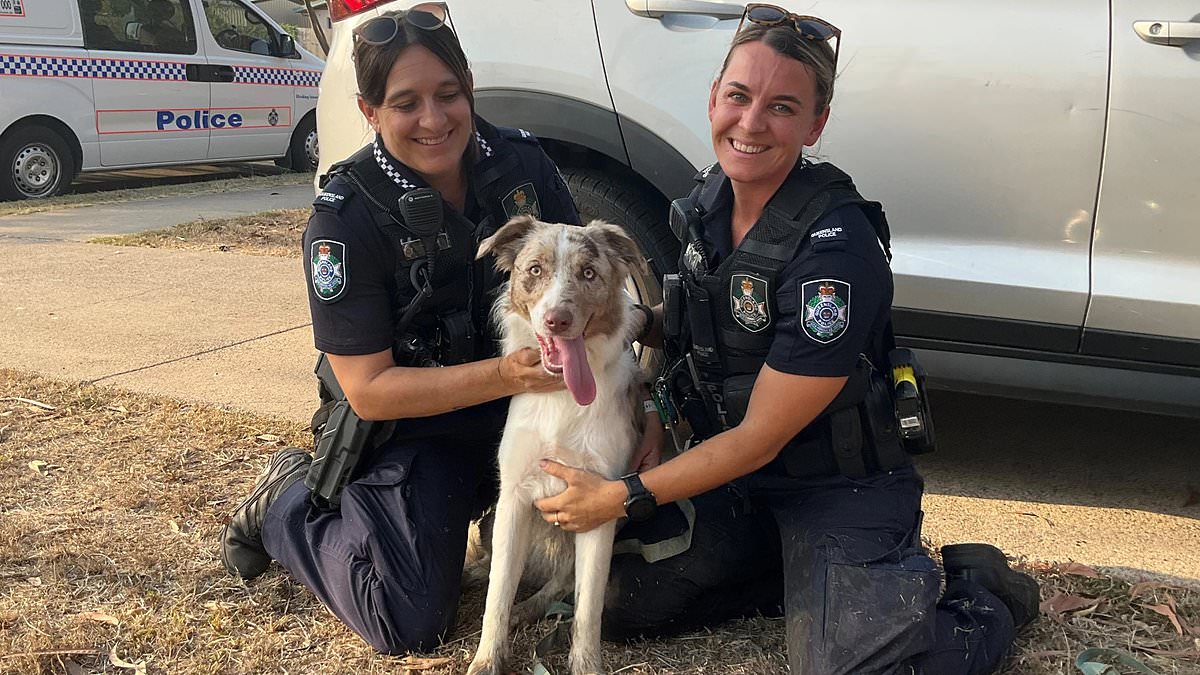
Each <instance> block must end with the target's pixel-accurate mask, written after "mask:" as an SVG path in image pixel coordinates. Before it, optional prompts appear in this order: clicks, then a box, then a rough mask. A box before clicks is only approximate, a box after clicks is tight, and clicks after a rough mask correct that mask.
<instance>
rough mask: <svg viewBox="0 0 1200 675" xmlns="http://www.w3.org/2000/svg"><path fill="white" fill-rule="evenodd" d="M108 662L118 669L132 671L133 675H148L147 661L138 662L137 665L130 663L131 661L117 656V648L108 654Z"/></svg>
mask: <svg viewBox="0 0 1200 675" xmlns="http://www.w3.org/2000/svg"><path fill="white" fill-rule="evenodd" d="M108 662H109V663H111V664H113V665H114V666H116V667H118V668H128V669H130V670H132V671H133V675H146V662H145V661H138V662H137V663H130V662H129V661H126V660H124V659H122V658H121V657H119V656H117V648H116V647H115V646H114V647H113V648H112V650H111V651H109V652H108Z"/></svg>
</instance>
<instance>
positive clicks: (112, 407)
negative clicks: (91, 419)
mask: <svg viewBox="0 0 1200 675" xmlns="http://www.w3.org/2000/svg"><path fill="white" fill-rule="evenodd" d="M104 409H105V410H111V411H113V412H119V413H127V412H129V409H128V408H126V407H125V406H123V405H106V406H104Z"/></svg>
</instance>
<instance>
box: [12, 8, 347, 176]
mask: <svg viewBox="0 0 1200 675" xmlns="http://www.w3.org/2000/svg"><path fill="white" fill-rule="evenodd" d="M323 68H324V62H323V61H321V59H320V58H318V57H316V56H314V55H313V54H310V53H308V52H306V51H305V50H303V49H301V48H300V47H298V46H297V45H296V42H295V40H293V39H292V37H291V36H290V35H288V34H287V33H286V32H284V30H283V29H282V28H280V27H279V25H278V24H276V23H274V22H273V21H272V20H271V19H270V18H268V17H267V16H265V15H263V14H262V13H260V12H259V11H258V10H257V9H256V8H255V7H254V5H253V4H252V3H250V2H247V1H244V0H0V199H22V198H38V197H48V196H52V195H56V194H61V193H63V192H64V191H66V190H67V189H68V188H69V186H70V183H71V180H72V179H73V178H74V177H75V175H76V174H77V173H78V172H80V171H97V170H107V169H121V168H132V167H146V166H161V165H166V164H186V163H195V162H220V161H236V160H251V159H269V158H273V159H276V160H277V162H278V163H280V164H281V165H284V166H288V167H291V168H293V169H296V170H304V171H307V170H312V169H313V168H315V167H316V165H317V158H318V155H317V131H316V113H315V108H316V104H317V85H318V83H319V82H320V79H321V71H322V69H323Z"/></svg>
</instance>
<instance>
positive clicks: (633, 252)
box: [584, 220, 650, 276]
mask: <svg viewBox="0 0 1200 675" xmlns="http://www.w3.org/2000/svg"><path fill="white" fill-rule="evenodd" d="M584 231H585V232H586V233H587V235H588V236H589V237H591V238H592V240H593V241H595V242H596V243H597V244H599V245H600V250H601V252H603V254H604V255H605V257H607V258H610V259H615V260H616V261H617V262H618V263H620V264H621V265H623V266H624V267H625V271H626V272H628V273H630V274H634V273H637V274H641V275H642V276H646V275H648V274H650V268H649V266H648V265H647V264H646V256H644V255H642V250H641V249H639V248H638V245H637V242H635V241H634V240H633V239H632V238H630V236H629V234H628V233H626V232H625V229H624V228H622V227H621V226H620V225H613V224H612V223H606V222H604V221H603V220H593V221H592V222H590V223H588V224H587V228H585V230H584Z"/></svg>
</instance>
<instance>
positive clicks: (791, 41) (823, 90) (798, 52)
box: [717, 24, 836, 115]
mask: <svg viewBox="0 0 1200 675" xmlns="http://www.w3.org/2000/svg"><path fill="white" fill-rule="evenodd" d="M750 42H762V43H764V44H766V45H767V46H768V47H770V48H771V49H774V50H775V51H776V52H778V53H780V54H782V55H784V56H787V57H789V58H793V59H796V60H797V61H799V62H800V63H803V64H804V65H805V66H807V67H808V71H809V73H811V74H812V76H813V82H814V84H815V85H816V93H817V102H816V106H815V109H814V110H813V112H814V113H815V114H817V115H820V114H821V113H822V112H824V111H825V108H826V107H827V106H828V105H829V102H830V100H832V99H833V79H834V77H835V76H836V73H834V72H833V67H834V65H833V47H831V46H830V45H829V41H828V40H809V39H807V38H804V37H802V36H801V35H800V34H799V33H797V32H796V31H795V29H793V28H792V27H791V26H760V25H758V24H750V25H748V26H746V27H745V28H744V29H742V30H741V31H740V32H739V33H738V34H737V35H735V36H733V43H732V44H730V45H729V53H727V54H726V55H725V62H724V63H722V64H721V72H720V73H718V74H717V81H718V82H720V81H721V78H722V77H724V75H725V69H726V68H727V67H729V59H730V58H732V57H733V50H734V49H737V48H738V47H739V46H741V45H744V44H747V43H750Z"/></svg>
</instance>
